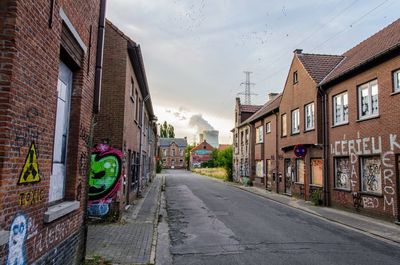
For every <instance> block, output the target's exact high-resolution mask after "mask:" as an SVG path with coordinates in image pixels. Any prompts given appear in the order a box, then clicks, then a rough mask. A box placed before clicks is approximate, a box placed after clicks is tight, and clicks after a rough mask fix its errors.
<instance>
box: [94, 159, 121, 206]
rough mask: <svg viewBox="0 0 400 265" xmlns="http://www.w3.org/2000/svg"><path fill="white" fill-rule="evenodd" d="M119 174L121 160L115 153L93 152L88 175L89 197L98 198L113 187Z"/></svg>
mask: <svg viewBox="0 0 400 265" xmlns="http://www.w3.org/2000/svg"><path fill="white" fill-rule="evenodd" d="M120 174H121V160H120V159H119V158H118V157H117V156H115V155H110V154H109V155H106V156H103V157H99V155H98V154H93V155H92V157H91V164H90V175H89V198H90V199H100V198H102V197H104V196H106V195H108V193H109V192H111V191H112V189H113V188H114V187H115V185H116V184H117V182H118V179H119V176H120Z"/></svg>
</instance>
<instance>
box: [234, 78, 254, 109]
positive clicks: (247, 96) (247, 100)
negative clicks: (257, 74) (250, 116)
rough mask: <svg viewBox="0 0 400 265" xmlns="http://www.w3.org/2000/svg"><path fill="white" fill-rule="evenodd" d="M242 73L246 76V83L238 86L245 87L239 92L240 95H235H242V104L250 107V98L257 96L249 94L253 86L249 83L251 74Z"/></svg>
mask: <svg viewBox="0 0 400 265" xmlns="http://www.w3.org/2000/svg"><path fill="white" fill-rule="evenodd" d="M244 73H245V75H246V81H245V82H242V83H240V85H245V88H244V92H240V93H237V94H238V95H244V104H246V105H251V96H252V95H257V94H254V93H251V86H254V85H255V84H254V83H251V82H250V74H251V73H252V72H250V71H244Z"/></svg>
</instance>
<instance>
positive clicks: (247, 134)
mask: <svg viewBox="0 0 400 265" xmlns="http://www.w3.org/2000/svg"><path fill="white" fill-rule="evenodd" d="M245 134H246V143H247V142H248V141H249V130H247V129H246V131H245Z"/></svg>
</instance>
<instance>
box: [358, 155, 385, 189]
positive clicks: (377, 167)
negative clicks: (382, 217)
mask: <svg viewBox="0 0 400 265" xmlns="http://www.w3.org/2000/svg"><path fill="white" fill-rule="evenodd" d="M361 183H362V185H361V187H362V191H365V192H371V193H379V194H381V193H382V178H381V159H380V157H379V156H374V157H363V158H362V159H361Z"/></svg>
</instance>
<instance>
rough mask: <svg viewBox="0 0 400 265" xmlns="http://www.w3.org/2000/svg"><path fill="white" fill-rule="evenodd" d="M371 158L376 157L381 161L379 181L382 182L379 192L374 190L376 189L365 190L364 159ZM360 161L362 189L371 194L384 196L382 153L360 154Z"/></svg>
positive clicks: (363, 191)
mask: <svg viewBox="0 0 400 265" xmlns="http://www.w3.org/2000/svg"><path fill="white" fill-rule="evenodd" d="M368 158H369V159H371V158H376V159H377V160H378V161H379V162H380V174H379V183H380V191H379V192H374V191H367V190H364V163H365V162H364V159H368ZM359 161H360V164H359V166H360V191H361V192H362V193H364V194H369V195H375V196H382V195H383V184H382V176H383V172H382V164H383V163H382V160H381V157H380V155H368V156H359Z"/></svg>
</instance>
